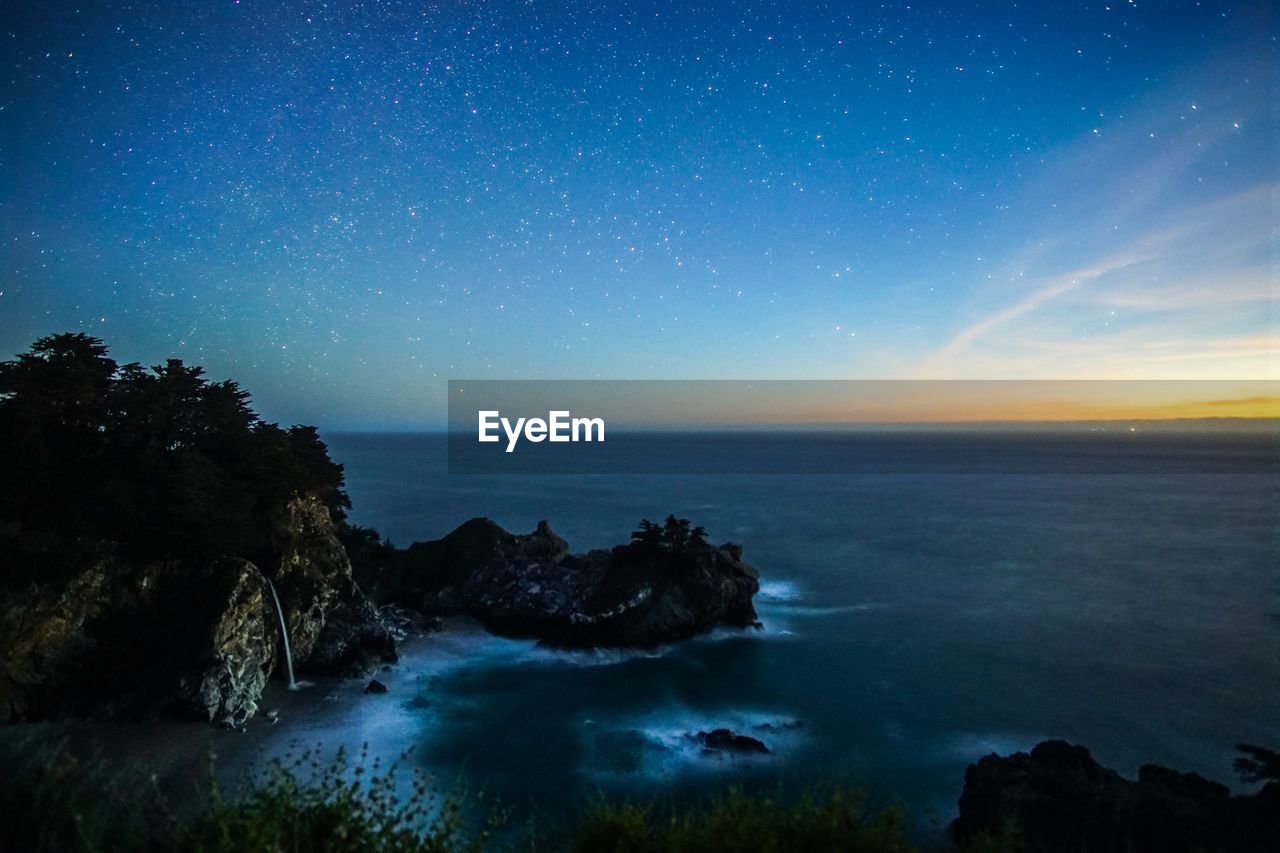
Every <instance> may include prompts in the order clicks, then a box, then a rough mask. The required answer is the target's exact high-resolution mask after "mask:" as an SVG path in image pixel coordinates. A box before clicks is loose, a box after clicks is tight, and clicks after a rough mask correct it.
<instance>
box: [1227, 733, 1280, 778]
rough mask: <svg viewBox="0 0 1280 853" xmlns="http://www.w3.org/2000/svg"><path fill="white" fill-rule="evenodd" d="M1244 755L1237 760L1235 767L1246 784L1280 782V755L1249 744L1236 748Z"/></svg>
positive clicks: (1239, 745)
mask: <svg viewBox="0 0 1280 853" xmlns="http://www.w3.org/2000/svg"><path fill="white" fill-rule="evenodd" d="M1236 750H1237V751H1238V752H1241V753H1243V754H1242V755H1240V756H1239V757H1238V758H1236V760H1235V763H1234V765H1233V766H1234V767H1235V769H1236V772H1237V773H1239V774H1240V777H1241V778H1242V779H1244V781H1246V782H1280V753H1276V752H1275V751H1273V750H1270V749H1267V748H1265V747H1261V746H1252V745H1250V744H1247V743H1242V744H1238V745H1237V746H1236Z"/></svg>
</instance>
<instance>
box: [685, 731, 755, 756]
mask: <svg viewBox="0 0 1280 853" xmlns="http://www.w3.org/2000/svg"><path fill="white" fill-rule="evenodd" d="M695 737H696V738H697V741H698V742H699V743H700V744H702V745H703V747H704V748H706V749H709V750H712V751H715V752H734V753H743V754H751V753H755V754H761V755H768V754H769V747H767V746H765V745H764V741H762V740H760V739H759V738H753V737H751V736H750V735H740V734H738V733H737V732H735V731H732V730H730V729H712V730H711V731H709V732H698V734H697V735H695Z"/></svg>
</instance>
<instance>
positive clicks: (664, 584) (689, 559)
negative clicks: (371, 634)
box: [379, 518, 760, 647]
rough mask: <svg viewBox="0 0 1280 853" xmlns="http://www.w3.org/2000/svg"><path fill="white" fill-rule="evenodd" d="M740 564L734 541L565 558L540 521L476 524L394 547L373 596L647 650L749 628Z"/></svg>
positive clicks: (546, 635) (750, 589)
mask: <svg viewBox="0 0 1280 853" xmlns="http://www.w3.org/2000/svg"><path fill="white" fill-rule="evenodd" d="M741 557H742V551H741V548H740V547H739V546H736V545H733V544H726V545H722V546H719V547H715V546H712V545H709V544H707V543H705V542H702V541H700V540H698V539H694V540H690V541H687V542H682V543H680V544H679V545H672V544H669V543H662V542H642V541H634V542H631V543H630V544H627V545H619V546H617V547H615V548H613V549H612V550H595V551H589V552H587V553H585V554H572V553H570V550H569V545H568V543H567V542H565V540H564V539H562V538H561V537H560V536H558V535H557V534H556V533H555V532H554V531H552V530H551V528H550V527H549V526H548V525H547V523H546V522H545V521H543V522H541V523H540V524H539V525H538V527H537V529H536V530H534V531H533V532H532V533H529V534H526V535H520V536H517V535H513V534H511V533H508V532H507V531H505V530H503V529H502V528H501V527H499V526H498V525H497V524H495V523H493V522H492V521H490V520H488V519H483V518H479V519H472V520H471V521H468V522H466V523H465V524H463V525H462V526H460V527H458V528H457V529H456V530H454V531H453V532H452V533H450V534H449V535H447V536H445V537H444V538H443V539H439V540H435V541H432V542H419V543H414V544H413V545H411V546H410V547H409V548H407V549H405V550H404V551H403V552H400V553H399V555H398V556H397V559H396V561H395V562H394V564H393V567H392V569H391V570H389V571H386V572H385V573H384V574H383V576H382V577H381V578H380V582H379V589H380V595H381V596H382V597H383V598H384V599H387V598H389V599H391V600H397V601H399V602H401V603H403V604H406V605H408V606H411V607H415V608H417V609H420V610H422V611H423V612H424V613H428V614H435V615H456V614H465V615H469V616H472V617H474V618H475V619H477V620H479V621H480V622H481V623H482V624H484V625H485V626H486V627H487V628H488V629H489V630H491V631H494V632H495V633H499V634H504V635H507V636H517V637H535V638H538V639H540V640H543V641H544V642H546V643H548V644H551V645H556V646H563V647H592V646H654V645H659V644H662V643H669V642H674V641H677V640H682V639H686V638H689V637H692V636H695V635H697V634H700V633H704V632H706V631H709V630H711V629H712V628H715V627H717V626H729V627H750V626H758V624H759V623H758V622H757V620H756V612H755V608H754V607H753V605H752V597H753V596H754V595H755V593H756V592H758V591H759V588H760V584H759V573H758V572H757V571H756V570H755V569H754V568H752V567H751V566H749V565H747V564H746V563H744V562H742V559H741Z"/></svg>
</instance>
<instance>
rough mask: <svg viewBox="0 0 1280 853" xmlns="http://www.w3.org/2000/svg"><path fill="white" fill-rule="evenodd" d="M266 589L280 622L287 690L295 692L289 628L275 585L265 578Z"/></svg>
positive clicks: (296, 687) (296, 685) (295, 685)
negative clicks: (269, 593)
mask: <svg viewBox="0 0 1280 853" xmlns="http://www.w3.org/2000/svg"><path fill="white" fill-rule="evenodd" d="M267 589H269V590H271V600H272V601H274V602H275V603H276V617H277V618H278V619H279V620H280V638H281V639H282V640H284V662H285V663H286V664H287V665H288V667H289V689H290V690H297V689H298V682H297V680H296V679H294V677H293V652H291V651H289V628H288V626H286V625H285V624H284V608H283V607H281V606H280V596H278V595H276V585H275V584H273V583H272V582H271V578H267Z"/></svg>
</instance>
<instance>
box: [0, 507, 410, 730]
mask: <svg viewBox="0 0 1280 853" xmlns="http://www.w3.org/2000/svg"><path fill="white" fill-rule="evenodd" d="M275 530H276V531H277V537H276V549H275V553H274V554H269V555H265V556H264V558H263V561H262V564H261V565H259V564H255V563H253V562H250V561H248V560H245V559H241V558H232V557H215V558H209V559H206V560H199V561H195V560H190V559H188V560H185V561H172V562H156V563H145V564H132V563H129V562H127V561H121V560H115V561H104V562H101V563H98V564H95V565H93V566H90V567H88V568H87V569H85V570H84V571H83V572H81V573H79V574H78V575H74V576H73V577H71V579H70V580H69V581H67V582H64V583H61V584H53V583H50V584H46V585H35V586H32V587H29V588H26V589H22V590H10V591H9V592H8V593H6V595H5V600H4V601H2V602H0V717H2V718H3V719H6V720H9V721H19V720H32V719H48V718H52V717H58V716H65V715H97V716H102V715H116V714H125V715H130V716H135V715H139V714H141V715H147V714H154V713H155V712H156V711H157V710H158V709H160V708H164V707H172V708H175V709H177V710H178V711H180V712H182V713H184V714H187V715H190V716H194V717H197V718H200V719H204V720H208V721H210V722H214V723H218V724H222V725H229V726H240V725H243V724H244V722H245V721H246V720H248V719H249V718H250V717H252V716H253V715H254V713H255V712H256V711H257V709H258V701H259V698H260V697H261V694H262V690H263V688H264V687H265V685H266V683H267V679H268V677H269V676H270V674H271V673H272V672H273V671H275V672H279V671H283V669H284V661H283V657H282V645H283V644H282V643H281V642H280V628H279V622H278V617H277V615H276V611H275V606H274V604H273V603H272V601H271V599H270V594H269V592H268V591H267V578H268V577H270V579H271V580H272V582H273V583H274V584H275V586H276V589H277V591H278V593H279V595H280V602H281V607H282V609H283V611H284V614H285V622H286V624H287V625H288V630H289V638H290V642H291V645H292V651H293V655H294V664H295V668H296V669H297V670H298V671H299V672H310V673H314V674H325V675H362V674H367V673H369V672H371V671H373V670H374V669H376V668H377V667H378V666H380V665H381V664H383V663H386V662H389V661H394V660H395V659H396V656H397V652H396V644H397V642H398V641H399V640H401V639H403V637H404V636H405V628H404V624H405V621H406V620H405V618H404V617H403V615H401V614H396V613H390V614H386V615H384V614H383V613H382V612H380V611H379V609H378V608H376V607H374V606H373V604H372V603H371V602H370V601H368V600H367V599H366V598H365V596H364V595H363V593H362V592H361V591H360V589H359V587H358V586H357V585H356V583H355V581H354V580H353V579H352V576H351V564H350V562H349V561H348V559H347V555H346V552H345V550H344V549H343V547H342V544H341V543H340V542H339V540H338V538H337V534H336V529H335V525H334V524H333V522H332V521H331V520H330V517H329V511H328V510H327V509H326V508H325V506H324V505H323V504H322V503H320V502H319V501H316V500H313V499H308V498H295V499H294V500H292V501H290V502H289V503H288V504H287V505H286V506H284V507H282V511H281V512H280V514H279V516H278V518H277V519H276V520H275Z"/></svg>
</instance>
